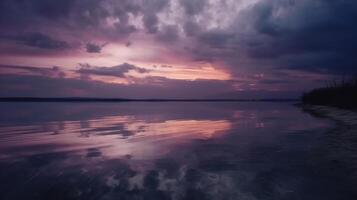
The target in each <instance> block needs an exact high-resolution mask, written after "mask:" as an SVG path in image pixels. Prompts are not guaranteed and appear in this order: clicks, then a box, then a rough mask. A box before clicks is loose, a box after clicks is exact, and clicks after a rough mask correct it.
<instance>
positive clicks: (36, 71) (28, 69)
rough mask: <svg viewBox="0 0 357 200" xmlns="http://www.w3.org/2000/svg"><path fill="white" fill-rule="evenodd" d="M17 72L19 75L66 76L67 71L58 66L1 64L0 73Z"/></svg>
mask: <svg viewBox="0 0 357 200" xmlns="http://www.w3.org/2000/svg"><path fill="white" fill-rule="evenodd" d="M7 74H17V75H34V76H46V77H56V78H64V77H65V76H66V73H65V71H64V70H62V69H61V68H60V67H58V66H53V67H51V68H40V67H32V66H16V65H0V75H7Z"/></svg>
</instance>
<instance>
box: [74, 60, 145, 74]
mask: <svg viewBox="0 0 357 200" xmlns="http://www.w3.org/2000/svg"><path fill="white" fill-rule="evenodd" d="M129 71H135V72H137V73H141V74H143V73H148V72H150V70H148V69H144V68H141V67H137V66H135V65H131V64H128V63H123V64H121V65H117V66H113V67H96V66H91V65H88V64H81V68H80V69H79V70H77V72H78V73H79V74H84V75H100V76H116V77H121V78H124V77H125V76H126V75H125V74H126V73H128V72H129Z"/></svg>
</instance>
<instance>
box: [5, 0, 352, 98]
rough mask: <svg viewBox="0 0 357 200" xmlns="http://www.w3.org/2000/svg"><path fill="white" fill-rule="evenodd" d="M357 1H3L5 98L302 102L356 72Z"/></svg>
mask: <svg viewBox="0 0 357 200" xmlns="http://www.w3.org/2000/svg"><path fill="white" fill-rule="evenodd" d="M356 20H357V1H353V0H61V1H58V0H0V97H15V96H21V97H23V96H31V97H103V98H106V97H116V98H296V97H299V96H300V95H301V94H302V93H303V92H306V91H308V90H310V89H312V88H315V87H320V86H324V85H325V84H326V82H327V81H330V80H333V79H338V78H340V77H343V76H350V75H354V74H356V72H357V68H356V67H357V59H356V56H355V52H356V51H357V37H356V35H357V26H356V25H355V24H356V23H355V21H356Z"/></svg>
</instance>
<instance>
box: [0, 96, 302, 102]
mask: <svg viewBox="0 0 357 200" xmlns="http://www.w3.org/2000/svg"><path fill="white" fill-rule="evenodd" d="M256 101H257V102H259V101H269V102H296V101H299V100H298V99H125V98H81V97H59V98H57V97H56V98H52V97H50V98H47V97H3V98H0V102H256Z"/></svg>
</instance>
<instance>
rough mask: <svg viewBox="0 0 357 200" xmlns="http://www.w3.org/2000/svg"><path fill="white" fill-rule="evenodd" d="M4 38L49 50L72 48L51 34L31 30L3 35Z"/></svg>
mask: <svg viewBox="0 0 357 200" xmlns="http://www.w3.org/2000/svg"><path fill="white" fill-rule="evenodd" d="M2 38H5V39H8V40H13V41H16V42H17V43H19V44H22V45H26V46H30V47H36V48H40V49H47V50H64V49H68V48H70V45H69V44H68V43H67V42H66V41H62V40H58V39H54V38H52V37H51V36H49V35H45V34H43V33H39V32H29V33H24V34H20V35H15V36H3V37H2Z"/></svg>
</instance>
